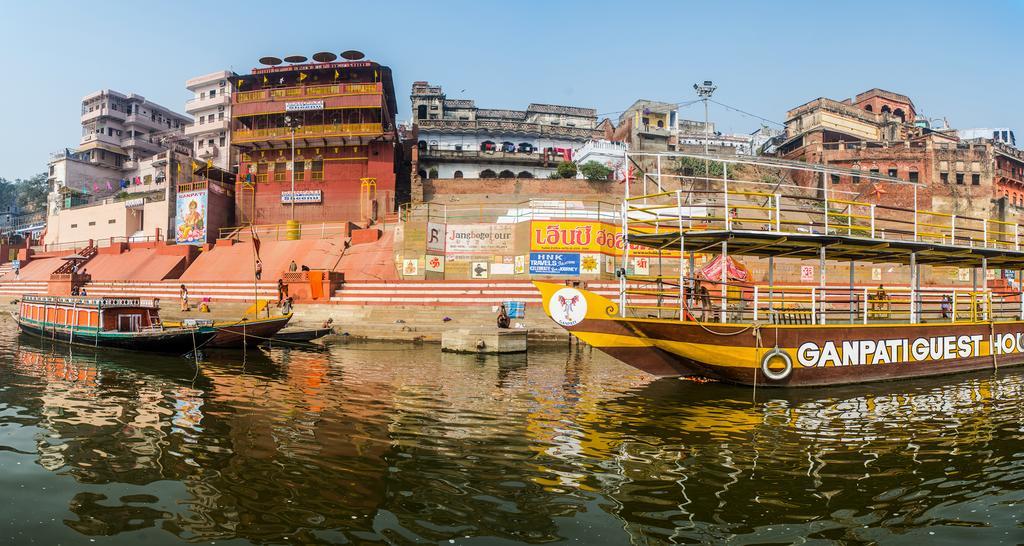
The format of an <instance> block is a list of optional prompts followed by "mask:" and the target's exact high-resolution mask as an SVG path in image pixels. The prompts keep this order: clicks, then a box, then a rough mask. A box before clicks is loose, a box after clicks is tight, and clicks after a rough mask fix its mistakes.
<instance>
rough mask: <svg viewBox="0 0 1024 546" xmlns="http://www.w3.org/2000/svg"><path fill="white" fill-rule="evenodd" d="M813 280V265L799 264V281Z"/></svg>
mask: <svg viewBox="0 0 1024 546" xmlns="http://www.w3.org/2000/svg"><path fill="white" fill-rule="evenodd" d="M813 280H814V266H813V265H801V266H800V282H811V281H813Z"/></svg>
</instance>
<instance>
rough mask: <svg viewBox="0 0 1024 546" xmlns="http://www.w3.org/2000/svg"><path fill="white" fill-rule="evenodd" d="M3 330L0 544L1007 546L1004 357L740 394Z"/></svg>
mask: <svg viewBox="0 0 1024 546" xmlns="http://www.w3.org/2000/svg"><path fill="white" fill-rule="evenodd" d="M0 347H2V348H0V491H3V495H2V498H0V543H16V544H29V543H40V544H79V543H86V544H90V543H93V542H92V541H95V543H108V544H163V543H176V542H182V541H188V542H196V543H217V544H232V543H250V542H253V543H277V544H307V543H353V544H377V543H380V544H388V543H390V544H417V543H436V542H440V543H445V544H448V543H456V544H516V543H534V544H539V543H572V544H667V543H689V544H697V543H704V544H712V543H731V544H754V543H759V544H764V543H779V544H787V543H793V542H802V543H810V544H826V543H846V544H854V543H871V542H884V543H894V544H908V543H909V544H924V543H927V544H942V543H948V544H962V543H964V542H966V541H974V542H975V543H979V544H980V543H985V544H995V543H1006V544H1015V543H1020V542H1024V422H1022V417H1024V405H1022V399H1024V375H1022V373H1021V372H1017V371H1009V370H1004V371H999V372H998V373H997V374H993V373H980V374H974V375H963V376H955V377H949V378H944V379H931V380H925V381H920V380H919V381H911V382H899V383H890V384H876V385H869V386H860V387H851V388H841V389H814V390H803V391H790V392H782V391H777V390H770V389H760V390H759V391H758V392H757V393H756V401H755V400H754V395H755V393H753V392H752V391H751V390H750V389H749V388H739V387H732V386H727V385H721V384H716V383H698V382H692V381H684V380H677V379H662V380H654V379H652V378H650V377H648V376H645V375H643V374H642V373H640V372H638V371H634V370H632V369H631V368H629V367H627V366H625V365H623V364H621V363H618V362H616V361H614V360H612V359H610V358H607V357H605V356H603V355H600V354H599V353H597V352H594V353H593V354H591V353H590V352H589V351H587V350H586V349H583V350H580V351H575V352H570V351H568V350H547V351H536V352H531V353H530V354H529V356H526V355H522V356H507V357H500V358H499V357H486V358H484V357H475V356H459V355H449V354H442V353H441V352H440V351H439V350H438V347H437V346H436V345H426V346H421V347H418V346H412V345H396V344H384V343H347V344H346V343H340V342H338V343H329V344H328V346H327V348H326V349H325V350H307V349H294V348H293V349H281V348H274V349H271V350H256V351H249V352H248V353H246V354H245V356H244V357H243V355H242V354H241V353H230V352H222V353H213V352H210V353H207V354H206V355H204V356H203V360H202V361H201V362H200V366H199V369H198V373H197V371H196V368H195V367H194V366H193V364H192V361H191V360H189V359H186V358H182V357H176V356H175V357H160V356H152V355H146V354H133V353H128V352H116V351H93V350H89V349H79V348H75V349H69V348H68V347H67V346H62V345H50V344H49V343H46V342H42V341H40V340H38V339H33V338H28V337H25V336H19V335H18V334H17V332H16V331H15V329H14V328H13V327H12V324H11V322H10V321H9V320H8V321H7V322H6V323H5V324H3V325H0Z"/></svg>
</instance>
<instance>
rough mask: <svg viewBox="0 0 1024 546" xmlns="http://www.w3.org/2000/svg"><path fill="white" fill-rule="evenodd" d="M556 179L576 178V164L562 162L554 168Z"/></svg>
mask: <svg viewBox="0 0 1024 546" xmlns="http://www.w3.org/2000/svg"><path fill="white" fill-rule="evenodd" d="M555 172H556V173H558V178H576V164H575V163H573V162H572V161H563V162H561V163H559V164H558V166H557V167H555Z"/></svg>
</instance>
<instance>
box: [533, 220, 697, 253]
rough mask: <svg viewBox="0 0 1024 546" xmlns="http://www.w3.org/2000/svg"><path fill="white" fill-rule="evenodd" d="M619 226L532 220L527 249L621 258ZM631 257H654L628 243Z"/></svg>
mask: <svg viewBox="0 0 1024 546" xmlns="http://www.w3.org/2000/svg"><path fill="white" fill-rule="evenodd" d="M622 249H623V244H622V227H621V226H618V225H615V224H608V223H604V222H595V221H571V220H534V221H532V222H530V250H533V251H548V252H591V253H601V254H607V255H610V256H621V255H622ZM629 253H630V254H631V255H633V256H657V255H658V251H657V250H655V249H653V248H648V247H643V246H638V245H634V244H631V245H629ZM662 255H663V256H665V257H678V256H679V251H678V250H675V251H668V250H666V251H664V252H663V253H662Z"/></svg>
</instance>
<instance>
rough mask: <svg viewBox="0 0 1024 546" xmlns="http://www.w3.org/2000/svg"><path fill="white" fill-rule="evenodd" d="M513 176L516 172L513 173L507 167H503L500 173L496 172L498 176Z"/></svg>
mask: <svg viewBox="0 0 1024 546" xmlns="http://www.w3.org/2000/svg"><path fill="white" fill-rule="evenodd" d="M515 177H516V173H514V172H512V171H510V170H508V169H505V170H504V171H501V172H500V173H498V178H515Z"/></svg>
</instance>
